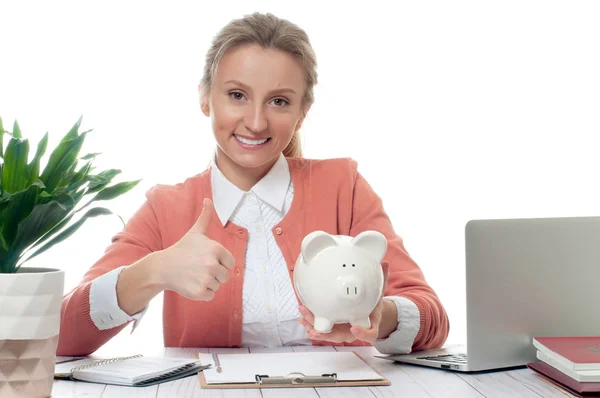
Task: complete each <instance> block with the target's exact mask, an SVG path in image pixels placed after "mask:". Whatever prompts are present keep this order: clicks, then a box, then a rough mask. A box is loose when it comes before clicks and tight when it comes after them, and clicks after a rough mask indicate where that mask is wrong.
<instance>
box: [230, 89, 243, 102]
mask: <svg viewBox="0 0 600 398" xmlns="http://www.w3.org/2000/svg"><path fill="white" fill-rule="evenodd" d="M229 96H230V97H231V98H233V99H234V100H236V101H241V100H243V99H244V94H242V93H238V92H236V91H234V92H232V93H229Z"/></svg>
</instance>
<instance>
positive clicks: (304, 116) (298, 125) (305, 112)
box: [296, 105, 310, 131]
mask: <svg viewBox="0 0 600 398" xmlns="http://www.w3.org/2000/svg"><path fill="white" fill-rule="evenodd" d="M309 110H310V105H308V106H307V107H305V108H304V110H303V112H302V115H301V116H300V119H298V122H297V123H296V131H300V128H302V123H304V119H305V118H306V115H307V114H308V111H309Z"/></svg>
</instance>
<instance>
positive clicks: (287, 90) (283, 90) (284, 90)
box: [225, 79, 296, 94]
mask: <svg viewBox="0 0 600 398" xmlns="http://www.w3.org/2000/svg"><path fill="white" fill-rule="evenodd" d="M225 84H235V85H236V86H240V87H241V88H243V89H244V90H245V91H248V92H252V88H251V87H250V86H248V85H247V84H244V83H242V82H241V81H239V80H235V79H232V80H227V81H226V82H225ZM283 93H291V94H296V91H294V90H293V89H291V88H288V87H283V88H276V89H274V90H271V91H269V94H283Z"/></svg>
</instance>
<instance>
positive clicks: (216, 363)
mask: <svg viewBox="0 0 600 398" xmlns="http://www.w3.org/2000/svg"><path fill="white" fill-rule="evenodd" d="M212 357H213V361H215V366H216V367H217V373H221V372H222V371H223V370H222V369H221V362H219V357H218V356H217V353H216V352H213V354H212Z"/></svg>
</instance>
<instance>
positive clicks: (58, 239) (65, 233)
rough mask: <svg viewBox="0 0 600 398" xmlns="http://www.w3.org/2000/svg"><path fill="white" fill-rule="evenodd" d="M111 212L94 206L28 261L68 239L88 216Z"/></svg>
mask: <svg viewBox="0 0 600 398" xmlns="http://www.w3.org/2000/svg"><path fill="white" fill-rule="evenodd" d="M109 214H114V213H113V212H112V211H110V210H108V209H106V208H104V207H94V208H93V209H90V210H88V211H87V212H86V213H85V214H84V215H83V216H81V218H80V219H79V220H77V221H76V222H75V223H73V224H72V225H70V226H69V227H68V228H67V229H65V230H64V231H63V232H61V233H59V234H58V235H56V236H55V237H54V238H52V239H51V240H50V241H48V242H47V243H46V244H45V245H43V246H42V247H40V248H39V249H37V250H36V251H35V252H34V253H33V254H32V255H31V256H29V257H27V259H26V261H29V260H31V259H32V258H33V257H35V256H37V255H39V254H41V253H43V252H45V251H46V250H48V249H49V248H51V247H52V246H54V245H55V244H57V243H59V242H62V241H63V240H65V239H67V238H68V237H69V236H71V235H73V233H75V231H77V230H78V229H79V227H81V226H82V225H83V223H85V221H86V220H87V219H88V218H91V217H97V216H101V215H109ZM72 216H73V215H71V216H70V217H69V220H70V219H71V217H72ZM65 221H66V222H65ZM65 221H63V223H64V225H66V224H67V222H68V220H65ZM121 221H122V220H121ZM63 223H61V224H63ZM64 225H63V226H64Z"/></svg>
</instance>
